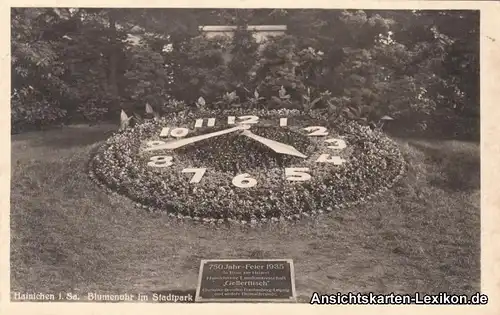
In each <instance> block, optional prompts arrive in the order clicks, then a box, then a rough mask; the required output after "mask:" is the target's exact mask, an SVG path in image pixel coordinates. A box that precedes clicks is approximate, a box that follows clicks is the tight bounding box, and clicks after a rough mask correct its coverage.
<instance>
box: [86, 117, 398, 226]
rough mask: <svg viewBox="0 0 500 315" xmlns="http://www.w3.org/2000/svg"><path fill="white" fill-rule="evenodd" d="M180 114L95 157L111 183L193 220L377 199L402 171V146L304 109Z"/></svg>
mask: <svg viewBox="0 0 500 315" xmlns="http://www.w3.org/2000/svg"><path fill="white" fill-rule="evenodd" d="M210 114H211V113H209V112H208V113H202V112H200V113H198V114H186V113H180V114H177V115H171V116H169V117H164V118H162V119H159V120H155V121H148V122H146V123H144V124H141V125H138V126H135V127H134V128H132V129H129V130H126V131H124V132H121V133H117V134H115V135H114V136H113V137H111V138H110V139H109V140H108V141H107V142H106V144H105V145H104V146H103V147H102V148H101V150H100V152H99V153H98V154H96V156H95V157H94V159H93V161H92V172H93V174H94V175H95V177H96V178H97V179H98V180H99V181H100V182H101V183H103V184H104V185H106V186H107V187H108V188H110V189H112V190H114V191H117V192H119V193H121V194H124V195H126V196H128V197H129V198H131V199H133V200H134V201H136V202H138V203H140V204H142V205H145V206H147V207H151V209H154V210H160V211H167V212H170V213H175V214H179V215H182V216H188V217H191V218H211V219H218V220H224V219H228V218H232V219H238V220H245V221H252V220H259V219H269V218H273V217H274V218H277V217H285V218H292V217H293V218H298V217H300V216H301V215H308V214H310V213H316V212H323V211H332V210H333V209H338V208H340V207H342V206H345V205H349V204H351V203H355V202H359V201H362V200H365V199H366V198H370V197H371V196H373V195H375V194H376V193H378V192H379V191H380V190H381V189H384V188H387V187H389V186H391V185H392V183H393V182H394V181H395V180H396V179H397V178H398V177H399V176H401V173H402V168H403V160H402V158H401V155H400V153H399V150H398V149H397V146H396V145H395V144H394V143H393V142H392V141H391V140H389V139H388V138H387V137H385V136H384V135H383V134H381V133H379V132H374V131H372V130H370V129H369V128H368V127H362V126H359V125H357V124H355V123H346V122H344V123H337V124H332V123H330V122H329V121H328V120H326V119H324V118H322V117H311V116H308V115H302V114H300V113H299V112H294V111H286V112H285V111H276V112H269V111H267V112H257V111H254V112H250V113H249V112H247V113H245V112H241V111H238V112H225V113H218V114H216V115H214V114H212V115H210Z"/></svg>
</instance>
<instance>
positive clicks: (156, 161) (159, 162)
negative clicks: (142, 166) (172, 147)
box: [148, 155, 174, 167]
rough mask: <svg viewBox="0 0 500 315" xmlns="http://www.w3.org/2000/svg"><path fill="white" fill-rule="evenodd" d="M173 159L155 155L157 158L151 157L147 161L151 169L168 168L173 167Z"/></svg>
mask: <svg viewBox="0 0 500 315" xmlns="http://www.w3.org/2000/svg"><path fill="white" fill-rule="evenodd" d="M172 160H173V157H171V156H166V155H157V156H152V157H151V158H150V159H149V162H148V166H152V167H168V166H171V165H173V164H174V163H173V162H172Z"/></svg>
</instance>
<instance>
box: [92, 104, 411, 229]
mask: <svg viewBox="0 0 500 315" xmlns="http://www.w3.org/2000/svg"><path fill="white" fill-rule="evenodd" d="M228 115H235V116H238V115H257V116H259V117H270V118H273V117H276V118H278V117H300V118H301V120H306V121H307V120H308V119H309V120H310V121H311V122H312V123H311V124H312V125H319V124H320V123H321V125H324V126H325V127H328V128H329V129H330V128H331V127H332V126H329V124H328V123H327V120H326V119H325V115H324V113H321V112H313V113H308V114H304V113H301V112H299V111H297V110H284V109H281V110H250V111H248V110H246V111H243V110H241V109H235V110H229V111H221V112H213V111H203V110H200V111H197V112H189V111H181V112H177V113H172V114H168V115H166V116H165V117H162V118H161V119H160V120H159V121H152V120H151V121H147V122H145V123H143V124H139V125H136V126H134V127H133V128H129V129H127V130H124V131H120V132H116V133H115V134H114V135H113V136H111V137H110V138H109V139H108V140H107V141H106V142H105V143H104V144H102V145H101V146H100V147H99V148H98V149H97V152H96V153H95V154H94V155H93V156H92V157H91V159H90V161H89V176H90V177H91V178H92V180H93V181H94V182H95V183H96V184H98V185H99V186H100V187H102V188H104V189H106V190H107V191H108V192H109V193H112V194H117V195H122V196H125V197H127V198H128V199H130V200H131V201H132V202H134V203H135V204H136V205H137V206H139V207H141V208H144V209H147V210H149V211H151V212H160V213H162V214H168V215H169V216H171V217H177V218H180V219H188V220H194V221H199V222H205V223H210V224H218V223H225V222H232V223H239V224H250V225H255V224H258V223H259V222H279V221H284V220H298V219H301V218H307V217H311V216H316V215H321V214H323V213H327V212H331V211H333V210H338V209H341V208H347V207H352V206H354V205H358V204H360V203H363V202H366V201H368V200H370V199H372V198H374V197H376V196H378V195H380V194H382V193H384V192H385V191H387V190H388V189H389V188H391V187H392V186H393V185H394V184H395V183H396V182H397V181H398V180H399V179H400V178H401V177H402V176H403V174H404V171H405V161H404V159H403V157H402V155H401V152H400V151H399V148H398V146H397V144H396V143H395V142H394V141H392V140H391V139H390V138H388V137H387V136H386V135H385V134H383V133H382V132H379V131H375V130H371V129H370V128H369V127H366V126H361V125H359V124H357V123H355V122H353V121H344V122H341V123H338V122H337V123H336V125H335V126H334V127H335V130H337V131H339V132H340V135H342V136H344V135H345V136H346V137H347V138H348V140H349V142H350V143H351V145H352V146H354V149H355V150H356V152H355V153H352V155H351V156H348V157H346V160H348V162H346V163H344V165H346V167H345V168H340V169H337V171H338V172H336V173H334V172H324V176H322V177H320V178H319V179H320V180H323V182H318V181H316V182H314V183H313V184H306V185H290V186H289V187H287V190H290V193H288V197H287V198H292V199H293V200H292V202H290V200H291V199H283V198H285V197H283V196H281V197H279V195H280V194H282V191H278V192H277V194H275V196H278V197H279V198H273V194H272V192H271V190H272V187H273V186H271V187H264V188H265V189H270V188H271V190H269V192H270V193H271V195H270V196H271V199H273V204H274V205H275V207H279V206H289V208H292V210H291V211H290V210H288V211H284V210H279V209H278V210H274V209H273V210H272V211H271V212H276V213H277V214H278V215H269V211H268V212H265V213H264V212H263V211H261V212H260V213H257V212H255V208H254V207H252V205H250V207H249V208H248V209H253V210H250V211H248V212H245V211H243V212H240V213H238V214H237V215H235V213H233V212H231V211H232V209H222V208H223V207H224V204H223V203H222V202H221V209H222V210H221V211H222V212H219V213H211V212H209V215H208V216H206V217H203V216H202V215H200V214H201V213H200V211H199V209H197V210H196V211H197V212H195V213H192V212H193V211H191V210H186V209H187V208H186V207H190V206H193V205H194V206H196V205H197V204H194V203H192V201H190V203H191V204H189V203H188V204H187V206H184V204H182V205H181V209H179V208H178V205H179V204H178V203H177V204H175V202H172V203H170V201H168V202H166V203H165V201H164V200H160V199H161V197H165V196H164V195H162V196H161V197H158V196H159V195H158V192H154V191H153V194H154V193H156V195H155V196H153V197H151V196H150V197H151V198H153V200H154V201H156V199H155V198H157V199H158V200H159V201H158V202H159V203H160V204H161V206H158V205H155V204H154V202H153V203H151V202H150V200H148V203H150V205H147V204H146V203H145V202H144V199H142V200H141V198H142V197H141V198H139V196H141V194H142V196H145V195H147V194H149V193H150V192H151V191H150V190H147V189H146V188H144V187H142V186H140V183H141V179H143V177H144V176H148V179H151V183H150V182H149V181H148V182H147V183H148V184H151V185H154V183H152V182H154V181H156V180H157V178H158V174H159V173H161V171H160V172H156V173H155V171H151V170H149V169H148V170H145V168H142V167H141V165H138V164H140V163H137V162H136V161H134V159H133V157H137V154H138V153H137V152H138V150H139V148H140V146H141V141H142V140H144V139H145V138H148V139H149V138H150V136H151V134H152V132H153V131H154V132H156V131H157V130H158V128H159V126H164V125H165V124H166V123H167V122H168V124H169V125H176V126H180V125H181V124H182V123H184V122H186V121H194V120H195V119H196V118H200V117H227V116H228ZM131 139H132V140H135V141H130V140H131ZM128 153H130V155H129V154H128ZM339 155H341V154H339ZM344 165H343V166H344ZM125 170H126V171H127V172H128V173H127V176H125V175H124V172H125ZM326 170H328V169H325V171H326ZM322 174H323V173H322ZM332 174H335V176H336V178H335V181H336V182H335V184H332V181H333V180H334V179H333V178H332V177H333V175H332ZM162 175H163V176H167V175H168V174H167V173H164V174H162ZM330 175H332V176H330ZM168 176H171V175H168ZM342 176H344V177H342ZM351 176H352V178H351ZM117 178H118V179H117ZM315 178H316V177H315ZM162 179H164V178H162ZM343 179H344V180H343ZM353 179H357V182H354V181H353ZM342 180H343V181H342ZM337 181H339V182H340V183H341V184H342V185H343V186H342V185H341V184H338V185H336V183H337ZM134 184H137V185H139V188H137V187H136V186H134ZM156 184H159V183H156ZM325 184H330V185H325ZM177 186H178V185H176V186H175V187H177ZM130 187H132V189H133V190H132V191H131V190H130ZM155 187H158V186H155ZM201 187H205V186H203V185H201ZM214 187H216V186H213V185H212V187H208V188H209V189H208V190H210V188H211V189H213V188H214ZM276 187H281V186H280V185H277V186H276ZM297 187H298V188H297ZM304 187H308V189H309V190H308V189H305V188H304ZM339 187H340V188H339ZM217 188H219V189H220V194H222V196H223V197H225V198H226V199H227V195H224V194H225V193H227V192H226V191H227V187H226V188H225V187H223V186H221V187H217ZM288 188H290V189H288ZM315 188H316V189H315ZM317 188H321V189H320V190H318V189H317ZM141 189H142V190H141ZM139 190H140V191H139ZM201 190H202V191H204V190H203V189H201ZM160 191H161V189H160ZM167 191H169V190H167ZM184 191H186V192H188V193H193V191H192V188H185V190H184ZM172 193H175V191H172ZM197 193H199V192H197ZM208 193H210V194H208ZM218 193H219V190H217V192H215V193H214V192H213V191H208V192H207V195H206V196H205V197H207V196H208V197H214V196H216V194H218ZM311 193H312V194H314V193H319V194H317V195H314V196H313V195H312V194H311ZM214 194H215V195H214ZM297 196H299V198H298V199H297V200H298V201H297V203H295V202H296V199H294V198H296V197H297ZM176 197H178V198H181V200H182V198H183V196H176ZM196 197H197V199H198V200H203V198H201V197H200V196H198V195H197V196H196ZM237 197H238V198H235V197H234V194H233V198H235V199H237V200H238V202H239V200H240V199H243V200H245V198H251V196H250V195H248V194H245V193H242V194H240V195H238V196H237ZM259 197H260V196H259ZM190 198H191V197H190ZM280 198H282V199H280ZM164 199H165V198H164ZM187 199H189V198H187ZM221 200H222V199H221ZM249 200H250V199H249ZM324 200H327V201H330V202H324ZM333 200H342V201H343V202H341V203H337V202H332V201H333ZM160 201H161V202H163V204H162V203H161V202H160ZM226 201H227V200H226ZM259 201H260V203H261V204H262V200H259ZM281 201H284V203H283V202H281ZM270 202H271V200H270ZM258 204H259V203H255V205H258ZM215 205H217V203H215ZM243 205H244V206H243ZM243 205H242V204H241V203H240V204H239V205H234V207H237V208H238V209H245V206H247V204H243ZM290 205H292V206H293V205H297V206H295V207H290ZM300 205H301V206H302V207H301V206H300ZM263 206H265V207H267V208H269V209H271V207H270V206H269V205H268V204H263ZM195 208H196V207H195ZM305 208H309V209H308V210H304V209H305ZM182 211H184V213H183V212H182ZM185 211H188V212H189V213H185ZM252 211H253V212H252ZM203 214H206V213H203ZM214 214H218V215H214Z"/></svg>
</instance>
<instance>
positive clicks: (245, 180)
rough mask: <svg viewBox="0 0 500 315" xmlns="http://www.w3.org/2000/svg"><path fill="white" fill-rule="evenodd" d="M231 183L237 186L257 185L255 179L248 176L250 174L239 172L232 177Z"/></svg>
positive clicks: (248, 186)
mask: <svg viewBox="0 0 500 315" xmlns="http://www.w3.org/2000/svg"><path fill="white" fill-rule="evenodd" d="M233 185H234V186H236V187H239V188H250V187H253V186H255V185H257V180H255V179H254V178H252V177H250V174H247V173H245V174H240V175H237V176H235V177H234V178H233Z"/></svg>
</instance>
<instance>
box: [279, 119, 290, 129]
mask: <svg viewBox="0 0 500 315" xmlns="http://www.w3.org/2000/svg"><path fill="white" fill-rule="evenodd" d="M286 125H288V118H286V117H285V118H280V127H286Z"/></svg>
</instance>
